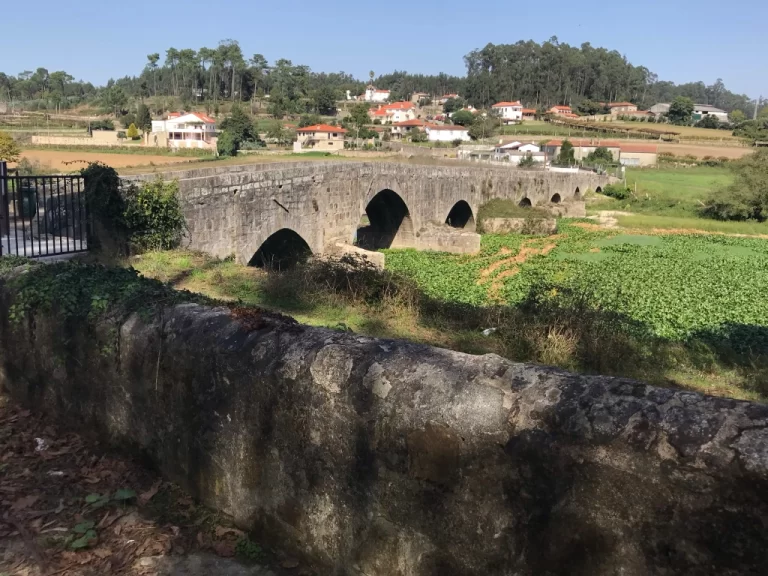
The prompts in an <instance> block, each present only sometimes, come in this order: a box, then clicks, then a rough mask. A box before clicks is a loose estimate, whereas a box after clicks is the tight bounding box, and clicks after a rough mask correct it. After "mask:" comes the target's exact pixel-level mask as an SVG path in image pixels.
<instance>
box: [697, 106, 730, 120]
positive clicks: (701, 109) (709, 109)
mask: <svg viewBox="0 0 768 576" xmlns="http://www.w3.org/2000/svg"><path fill="white" fill-rule="evenodd" d="M707 116H714V117H715V118H717V119H718V120H719V121H720V122H728V112H726V111H725V110H721V109H720V108H715V107H714V106H710V105H709V104H694V105H693V121H694V122H698V121H699V120H702V119H704V118H706V117H707Z"/></svg>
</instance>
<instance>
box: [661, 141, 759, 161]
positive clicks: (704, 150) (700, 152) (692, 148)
mask: <svg viewBox="0 0 768 576" xmlns="http://www.w3.org/2000/svg"><path fill="white" fill-rule="evenodd" d="M659 152H671V153H672V154H675V155H676V156H685V155H687V154H691V155H693V156H696V157H697V158H703V157H704V156H714V157H715V158H718V157H720V156H725V157H726V158H741V157H742V156H746V155H747V154H751V153H752V152H754V148H748V147H746V146H718V145H716V144H711V145H710V144H701V145H693V144H669V143H663V142H662V143H659Z"/></svg>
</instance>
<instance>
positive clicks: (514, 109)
mask: <svg viewBox="0 0 768 576" xmlns="http://www.w3.org/2000/svg"><path fill="white" fill-rule="evenodd" d="M491 109H492V110H493V112H494V113H495V114H497V115H498V116H499V118H501V122H502V123H503V124H515V123H517V122H520V120H522V119H523V105H522V103H521V102H520V101H516V102H497V103H496V104H494V105H493V106H491Z"/></svg>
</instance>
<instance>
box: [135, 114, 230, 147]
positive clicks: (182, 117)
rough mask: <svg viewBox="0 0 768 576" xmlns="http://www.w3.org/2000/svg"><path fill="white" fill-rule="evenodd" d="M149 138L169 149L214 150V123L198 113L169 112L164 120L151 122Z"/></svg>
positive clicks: (208, 117) (209, 118)
mask: <svg viewBox="0 0 768 576" xmlns="http://www.w3.org/2000/svg"><path fill="white" fill-rule="evenodd" d="M150 138H152V139H153V140H154V142H155V145H157V146H163V145H164V144H165V145H166V146H167V147H169V148H215V146H216V121H215V120H214V119H213V118H211V117H210V116H207V115H205V114H201V113H198V112H190V113H183V112H171V113H170V114H168V118H167V119H165V120H152V134H151V135H150Z"/></svg>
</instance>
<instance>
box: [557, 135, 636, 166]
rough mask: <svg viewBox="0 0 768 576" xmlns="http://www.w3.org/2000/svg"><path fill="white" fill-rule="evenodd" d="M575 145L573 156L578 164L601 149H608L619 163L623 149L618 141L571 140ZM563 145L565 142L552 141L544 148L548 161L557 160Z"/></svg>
mask: <svg viewBox="0 0 768 576" xmlns="http://www.w3.org/2000/svg"><path fill="white" fill-rule="evenodd" d="M569 141H570V143H571V144H572V145H573V156H574V159H575V160H576V161H577V162H581V161H583V160H586V158H587V156H588V155H589V153H590V152H594V151H595V150H597V149H598V148H600V147H603V148H607V149H608V151H609V152H610V153H611V156H613V159H614V160H615V161H616V162H618V161H619V157H620V155H621V149H620V147H619V142H618V141H616V140H599V139H595V140H579V139H575V140H569ZM562 145H563V140H550V141H549V142H547V143H546V144H544V146H543V147H542V150H543V151H544V152H545V153H546V155H547V159H548V160H550V161H552V160H555V159H556V158H557V157H558V155H559V154H560V149H561V147H562Z"/></svg>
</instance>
